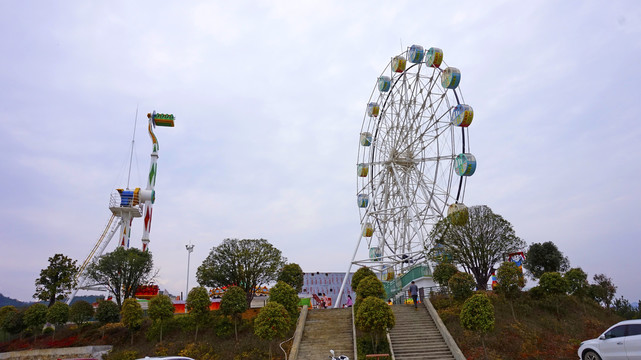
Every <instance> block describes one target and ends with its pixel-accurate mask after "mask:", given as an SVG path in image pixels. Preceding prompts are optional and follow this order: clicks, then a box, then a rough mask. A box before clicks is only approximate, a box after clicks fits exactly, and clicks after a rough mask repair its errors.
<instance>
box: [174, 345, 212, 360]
mask: <svg viewBox="0 0 641 360" xmlns="http://www.w3.org/2000/svg"><path fill="white" fill-rule="evenodd" d="M178 355H180V356H186V357H190V358H192V359H198V360H220V359H221V357H220V355H218V354H216V352H215V351H214V348H213V347H212V346H211V345H209V344H204V343H198V344H194V343H190V344H187V346H185V348H184V349H182V350H181V351H180V352H179V353H178Z"/></svg>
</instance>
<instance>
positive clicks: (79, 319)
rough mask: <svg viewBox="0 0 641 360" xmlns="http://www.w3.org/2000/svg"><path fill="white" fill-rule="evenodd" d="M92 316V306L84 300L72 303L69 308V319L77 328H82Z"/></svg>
mask: <svg viewBox="0 0 641 360" xmlns="http://www.w3.org/2000/svg"><path fill="white" fill-rule="evenodd" d="M93 315H94V310H93V306H91V304H90V303H88V302H86V301H84V300H78V301H76V302H74V303H73V304H71V307H70V308H69V319H70V320H71V321H73V322H74V323H76V325H78V326H82V325H84V324H85V323H87V322H89V320H91V318H92V317H93Z"/></svg>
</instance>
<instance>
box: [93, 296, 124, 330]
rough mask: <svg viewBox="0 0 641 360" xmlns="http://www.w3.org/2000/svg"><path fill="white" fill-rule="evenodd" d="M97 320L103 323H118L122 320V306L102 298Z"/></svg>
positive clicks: (99, 303)
mask: <svg viewBox="0 0 641 360" xmlns="http://www.w3.org/2000/svg"><path fill="white" fill-rule="evenodd" d="M96 320H98V322H100V324H102V325H105V324H109V323H117V322H118V321H120V308H119V307H118V305H117V304H116V303H114V302H113V301H109V300H101V301H99V302H98V308H97V309H96Z"/></svg>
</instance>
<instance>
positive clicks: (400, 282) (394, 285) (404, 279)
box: [383, 265, 432, 299]
mask: <svg viewBox="0 0 641 360" xmlns="http://www.w3.org/2000/svg"><path fill="white" fill-rule="evenodd" d="M425 276H432V269H430V267H429V266H427V265H417V266H415V267H413V268H412V269H410V271H408V272H406V273H405V274H403V275H401V276H399V277H396V278H395V279H394V280H391V281H385V282H383V287H384V288H385V293H386V296H387V298H388V299H391V298H393V297H394V296H395V295H396V294H398V293H399V292H400V291H402V290H403V288H404V287H405V286H407V285H408V284H409V283H411V282H412V281H414V280H416V279H418V278H422V277H425Z"/></svg>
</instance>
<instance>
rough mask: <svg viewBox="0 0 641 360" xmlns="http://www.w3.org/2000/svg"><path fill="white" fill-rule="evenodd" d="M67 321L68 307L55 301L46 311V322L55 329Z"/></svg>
mask: <svg viewBox="0 0 641 360" xmlns="http://www.w3.org/2000/svg"><path fill="white" fill-rule="evenodd" d="M67 320H69V305H67V304H65V303H63V302H60V301H57V302H56V303H55V304H53V305H51V307H50V308H49V309H48V310H47V321H48V322H50V323H52V324H54V325H56V328H57V327H60V326H62V325H64V324H65V323H66V322H67ZM52 336H53V335H52Z"/></svg>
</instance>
